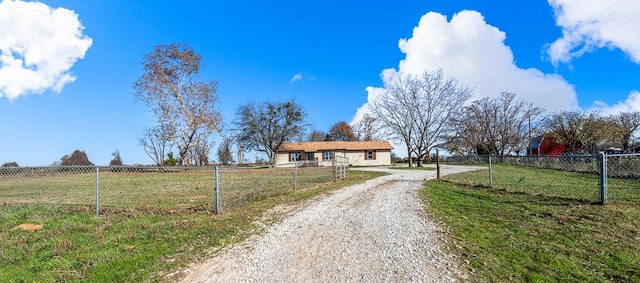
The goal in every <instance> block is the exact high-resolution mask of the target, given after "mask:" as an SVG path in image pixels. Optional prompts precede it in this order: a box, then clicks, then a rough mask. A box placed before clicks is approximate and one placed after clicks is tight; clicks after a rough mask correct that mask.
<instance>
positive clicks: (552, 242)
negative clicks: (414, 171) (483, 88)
mask: <svg viewBox="0 0 640 283" xmlns="http://www.w3.org/2000/svg"><path fill="white" fill-rule="evenodd" d="M461 176H464V174H461ZM459 177H460V176H459ZM422 193H423V195H424V197H425V199H426V201H427V203H428V206H429V210H430V212H431V213H432V214H433V215H434V216H435V217H436V218H438V219H440V220H441V221H442V222H444V224H445V225H446V226H447V227H448V228H449V230H450V232H451V235H452V236H453V238H454V242H456V243H457V244H456V246H457V249H456V250H457V252H458V253H459V254H460V255H461V257H460V259H461V261H462V262H463V264H464V266H466V267H468V268H469V269H470V270H471V273H472V278H471V281H479V282H505V281H516V282H608V281H616V282H639V281H640V227H638V225H637V223H638V219H640V207H638V206H637V205H635V204H633V203H615V204H610V205H606V206H601V205H592V204H589V203H585V202H580V201H578V200H570V199H565V198H558V197H548V196H540V195H529V194H524V193H520V192H510V191H506V190H494V189H481V188H475V187H469V186H463V185H456V184H452V183H447V182H438V181H431V182H428V183H427V184H426V185H425V188H424V189H423V190H422Z"/></svg>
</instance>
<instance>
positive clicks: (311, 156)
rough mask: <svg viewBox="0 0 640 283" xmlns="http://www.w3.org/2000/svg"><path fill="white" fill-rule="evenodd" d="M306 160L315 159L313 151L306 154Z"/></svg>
mask: <svg viewBox="0 0 640 283" xmlns="http://www.w3.org/2000/svg"><path fill="white" fill-rule="evenodd" d="M307 160H310V161H313V160H316V159H315V157H314V155H313V152H309V154H308V155H307Z"/></svg>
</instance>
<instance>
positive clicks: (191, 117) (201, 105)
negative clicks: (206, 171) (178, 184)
mask: <svg viewBox="0 0 640 283" xmlns="http://www.w3.org/2000/svg"><path fill="white" fill-rule="evenodd" d="M201 61H202V58H201V57H200V55H199V54H198V53H196V52H195V51H194V50H193V48H191V47H190V46H188V45H186V44H180V43H173V44H168V45H164V44H161V45H156V46H155V47H154V49H153V51H151V52H149V53H147V54H146V55H145V56H144V60H143V64H142V69H143V74H142V76H140V77H139V78H138V79H137V80H136V81H135V83H134V85H133V88H134V91H135V96H136V98H137V99H139V100H141V101H143V102H144V103H145V104H146V105H147V107H149V109H150V110H151V111H152V112H153V114H154V115H155V116H156V119H157V120H158V123H159V124H161V125H170V126H169V128H170V129H172V130H174V131H175V132H174V135H173V136H172V137H173V138H174V142H175V145H176V146H177V148H178V153H179V154H180V157H181V159H182V160H184V162H185V165H189V161H190V160H192V159H193V158H192V157H191V156H190V152H192V151H190V149H191V147H192V146H193V145H194V144H195V143H196V142H197V141H198V139H199V138H201V137H207V138H208V137H209V136H210V135H212V134H213V133H214V132H219V131H220V121H221V115H220V112H219V111H218V110H217V109H216V105H217V103H218V97H217V96H216V90H217V82H215V81H211V80H209V81H201V80H200V78H199V75H200V69H201Z"/></svg>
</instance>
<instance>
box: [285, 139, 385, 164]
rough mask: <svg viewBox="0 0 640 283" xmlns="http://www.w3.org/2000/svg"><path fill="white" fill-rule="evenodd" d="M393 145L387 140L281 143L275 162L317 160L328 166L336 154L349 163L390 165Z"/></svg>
mask: <svg viewBox="0 0 640 283" xmlns="http://www.w3.org/2000/svg"><path fill="white" fill-rule="evenodd" d="M392 149H393V146H392V145H391V144H390V143H389V142H387V141H361V142H348V141H322V142H297V143H285V144H283V145H282V146H281V147H280V149H279V150H278V153H277V154H276V164H285V163H291V162H296V161H317V162H318V165H319V166H323V165H324V166H330V165H331V163H332V162H333V160H334V159H335V157H336V156H341V157H346V158H349V165H354V166H376V165H391V150H392Z"/></svg>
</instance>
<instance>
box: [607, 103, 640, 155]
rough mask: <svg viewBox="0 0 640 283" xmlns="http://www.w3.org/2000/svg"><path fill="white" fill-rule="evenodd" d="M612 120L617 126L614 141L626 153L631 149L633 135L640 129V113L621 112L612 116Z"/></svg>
mask: <svg viewBox="0 0 640 283" xmlns="http://www.w3.org/2000/svg"><path fill="white" fill-rule="evenodd" d="M610 119H611V121H612V123H613V125H615V128H614V132H613V137H612V139H613V140H615V141H617V142H618V143H619V144H620V147H622V150H625V151H626V150H627V149H629V145H630V144H631V141H632V138H633V134H634V133H635V132H637V131H638V129H640V112H638V111H635V112H621V113H618V114H617V115H612V116H610Z"/></svg>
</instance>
